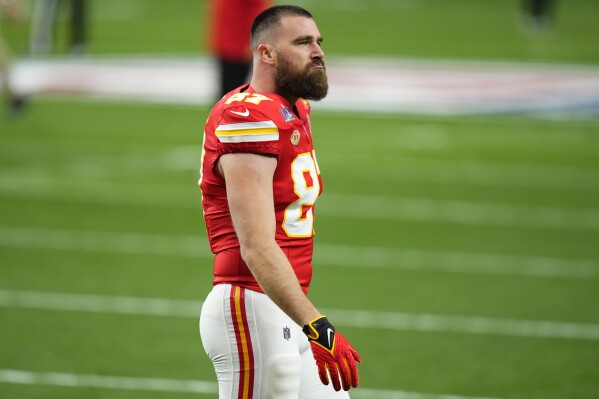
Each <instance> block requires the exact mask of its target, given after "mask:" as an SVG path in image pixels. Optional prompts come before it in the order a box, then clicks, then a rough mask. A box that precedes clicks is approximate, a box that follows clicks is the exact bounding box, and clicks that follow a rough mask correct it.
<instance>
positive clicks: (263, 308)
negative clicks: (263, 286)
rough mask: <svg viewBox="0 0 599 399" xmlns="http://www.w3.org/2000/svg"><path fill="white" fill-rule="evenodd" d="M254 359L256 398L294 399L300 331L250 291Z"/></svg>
mask: <svg viewBox="0 0 599 399" xmlns="http://www.w3.org/2000/svg"><path fill="white" fill-rule="evenodd" d="M250 296H251V297H252V301H251V303H252V306H253V308H252V311H253V313H254V314H253V317H251V319H252V320H253V321H254V322H255V325H254V326H253V327H250V330H252V333H253V338H254V344H255V347H256V349H257V351H258V353H259V359H257V360H256V363H257V365H256V368H257V370H256V374H257V379H256V382H257V392H259V393H260V395H258V396H256V397H257V398H268V399H271V398H272V399H292V398H293V399H296V398H297V395H298V390H299V384H300V373H301V356H300V352H299V345H300V342H301V339H302V338H303V337H304V334H303V332H302V331H301V329H300V328H299V326H298V325H297V324H295V323H294V322H293V320H291V319H290V318H289V316H287V315H286V314H285V313H284V312H283V311H282V310H281V309H279V307H278V306H277V305H275V304H274V302H272V301H271V300H270V298H268V297H267V296H266V295H265V294H262V293H257V292H253V291H252V292H251V293H250Z"/></svg>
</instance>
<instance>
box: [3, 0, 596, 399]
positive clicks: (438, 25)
mask: <svg viewBox="0 0 599 399" xmlns="http://www.w3.org/2000/svg"><path fill="white" fill-rule="evenodd" d="M125 4H126V5H125ZM166 4H169V6H166ZM301 4H305V5H306V6H308V7H310V8H311V9H313V11H314V14H315V16H316V17H317V20H318V21H319V24H320V25H321V29H322V30H323V33H324V34H325V38H326V42H325V43H326V46H327V47H326V49H327V51H330V52H331V53H333V54H352V55H356V54H358V55H360V54H365V55H369V54H377V55H380V54H382V55H388V56H410V57H424V58H431V59H434V58H437V57H441V58H466V59H468V58H473V59H496V60H506V59H507V60H522V61H543V62H548V61H552V62H576V63H594V64H596V63H598V62H599V58H598V57H599V55H598V53H597V52H596V51H594V47H593V46H594V43H596V41H597V40H596V39H597V38H598V32H599V31H598V30H597V27H596V26H595V25H596V24H595V23H594V18H593V17H594V15H596V14H597V11H599V10H598V9H597V7H598V6H597V4H596V2H593V1H590V0H589V1H583V0H576V1H574V0H571V1H568V2H560V3H559V4H558V14H557V15H558V19H557V25H556V26H555V30H554V31H553V32H552V33H551V35H549V36H542V37H534V38H531V37H528V36H525V35H523V34H521V33H520V32H519V31H518V27H517V24H516V18H517V14H518V13H517V10H518V4H517V2H516V1H510V2H504V1H498V0H497V1H485V2H473V1H466V0H460V1H452V2H451V6H450V5H449V4H448V2H444V1H435V0H427V1H397V2H392V1H382V0H380V1H371V2H368V3H367V4H368V5H369V6H368V7H366V6H365V4H366V2H361V1H348V2H346V3H344V4H348V6H347V7H344V8H342V7H339V4H341V2H337V3H336V2H315V1H304V2H301ZM483 4H484V5H483ZM92 6H93V8H92V9H93V16H94V17H93V25H92V33H93V35H92V37H93V41H92V51H93V54H95V55H100V54H133V53H148V52H152V53H163V54H164V53H185V54H195V53H202V52H206V47H205V45H204V44H203V43H204V40H205V39H204V34H203V32H204V26H203V24H204V22H203V21H205V12H206V4H205V2H196V1H187V0H186V1H184V0H177V2H168V3H167V2H162V1H153V0H143V1H141V0H137V1H133V0H130V1H128V2H118V1H116V0H110V1H109V0H102V1H99V0H97V1H93V2H92ZM350 6H351V7H350ZM119 7H120V8H119ZM3 28H4V26H3ZM150 28H151V29H150ZM64 29H65V23H64V21H60V22H59V25H58V27H57V34H58V36H59V45H58V47H57V49H56V54H63V53H64V48H65V46H64V37H65V35H64V33H65V32H64ZM5 32H7V33H8V34H9V40H10V41H11V43H12V44H13V46H14V48H15V49H17V53H18V52H21V53H22V52H23V51H24V45H25V38H26V29H25V27H24V26H20V27H19V26H9V27H6V29H5ZM389 38H391V40H390V39H389ZM208 111H209V110H208V109H207V108H205V107H190V106H157V105H146V104H132V103H119V102H114V103H113V102H91V101H82V100H80V99H78V98H75V97H73V98H70V99H69V98H61V99H51V98H48V97H40V98H35V99H33V101H32V103H31V104H30V107H29V108H28V110H27V112H26V113H25V114H23V115H22V116H21V117H20V118H17V119H13V120H5V119H2V120H0V290H2V292H12V293H22V292H30V291H31V292H41V293H70V294H83V295H86V294H94V295H102V296H107V297H109V298H112V297H114V296H119V297H120V296H126V297H136V298H165V299H172V300H192V301H197V302H198V303H199V301H200V300H202V299H203V298H204V297H205V295H206V293H207V292H208V291H209V289H210V281H211V262H210V257H209V256H208V255H207V243H206V239H205V231H204V226H203V221H202V214H201V208H200V202H199V201H200V193H199V191H198V189H197V184H196V183H197V178H198V168H199V159H200V145H201V136H202V125H203V122H204V121H205V119H206V117H207V114H208ZM312 126H313V130H314V135H315V141H316V146H317V151H318V161H319V165H320V168H321V170H322V172H323V179H324V188H325V192H324V194H323V196H322V198H321V199H320V200H319V202H318V205H317V215H318V216H317V221H316V231H317V238H316V239H317V247H316V254H315V260H316V262H315V279H314V284H313V287H312V291H311V293H310V295H311V297H312V299H313V300H314V301H315V302H316V303H317V304H318V305H319V306H321V307H323V308H327V309H332V310H333V311H335V310H337V311H338V310H355V309H359V310H364V311H368V312H400V313H402V314H409V315H422V314H431V315H437V316H469V317H485V318H490V319H494V320H506V319H514V320H531V321H554V322H571V323H579V324H588V325H591V327H592V326H595V328H596V326H597V325H598V324H599V294H598V293H599V246H598V245H597V242H599V217H598V214H599V209H598V207H597V204H598V203H599V156H598V155H597V154H599V136H598V135H597V133H598V132H599V121H597V120H596V119H577V120H548V119H536V118H531V117H526V116H506V117H498V116H492V117H491V116H489V117H486V116H476V117H424V116H417V115H386V116H383V115H370V114H360V113H352V114H344V113H331V112H315V114H314V117H313V119H312ZM352 251H354V252H352ZM389 254H390V255H389ZM344 260H346V261H347V265H344V264H343V261H344ZM535 265H540V267H539V268H537V269H535V268H534V267H535ZM555 271H557V272H558V273H557V274H555V273H553V272H555ZM1 297H2V296H1V295H0V299H1ZM3 303H5V305H3V306H2V307H0V370H7V369H11V370H24V371H39V372H61V373H73V374H93V375H96V374H97V375H108V376H124V377H148V378H171V379H177V380H179V379H194V380H205V381H214V372H213V370H212V366H211V364H210V362H209V361H208V359H207V358H206V357H205V355H204V353H203V350H202V347H201V343H200V340H199V334H198V333H197V317H193V316H190V317H174V316H173V317H165V316H148V315H139V314H137V315H136V314H129V315H122V314H121V315H119V314H114V313H110V312H107V313H91V312H85V311H64V310H48V309H41V308H38V309H35V308H34V309H25V308H23V307H18V306H12V305H10V304H8V305H7V304H6V303H7V302H3ZM40 307H42V306H40ZM198 311H199V309H198ZM384 321H385V320H381V323H382V322H384ZM339 328H340V329H342V330H343V332H344V333H345V335H347V336H348V337H349V338H350V339H351V341H352V342H353V343H354V344H355V345H356V347H357V348H358V350H359V351H360V353H361V355H362V357H363V358H364V362H363V364H362V365H361V366H360V372H361V382H362V385H363V387H365V388H370V389H386V390H401V391H413V392H422V393H436V394H454V395H462V396H478V397H483V396H484V397H494V398H499V397H501V398H514V399H520V398H521V399H524V398H539V399H541V398H543V399H546V398H550V399H553V398H555V399H557V398H589V399H590V398H596V397H597V396H598V395H599V368H598V367H597V359H599V341H597V340H596V339H595V340H594V339H573V338H571V339H566V338H561V339H558V338H547V337H539V336H520V337H518V336H509V335H501V334H500V333H496V334H493V333H491V334H489V333H485V334H472V333H464V332H459V331H457V332H456V331H454V332H449V331H417V330H414V329H405V330H392V329H386V328H376V327H374V328H358V327H355V326H354V327H352V326H345V325H341V326H339ZM0 393H1V394H0V396H2V397H19V398H47V397H60V398H82V397H85V398H122V397H127V398H133V399H135V398H142V397H143V398H165V397H169V398H170V397H181V398H192V397H198V396H200V397H213V396H214V395H212V396H211V395H199V394H196V393H189V392H188V393H184V392H183V393H173V392H165V393H160V392H150V391H148V392H145V391H134V390H133V391H126V390H119V389H106V388H90V387H79V388H73V387H58V386H43V385H29V384H9V383H1V382H0ZM356 397H358V395H356Z"/></svg>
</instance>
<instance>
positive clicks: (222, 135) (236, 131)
mask: <svg viewBox="0 0 599 399" xmlns="http://www.w3.org/2000/svg"><path fill="white" fill-rule="evenodd" d="M273 119H274V118H272V117H269V116H268V115H267V114H266V113H264V112H262V111H261V110H259V109H256V108H248V107H244V106H236V107H232V108H226V109H225V110H224V112H223V115H222V118H221V119H220V121H219V122H218V126H217V127H216V129H215V131H214V134H215V136H216V139H217V141H218V144H217V153H218V155H219V156H220V155H223V154H231V153H254V154H262V155H270V156H276V157H278V155H279V128H278V126H277V124H276V123H275V122H274V121H273Z"/></svg>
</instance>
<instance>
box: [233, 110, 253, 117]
mask: <svg viewBox="0 0 599 399" xmlns="http://www.w3.org/2000/svg"><path fill="white" fill-rule="evenodd" d="M231 113H232V114H235V115H239V116H250V110H249V109H247V108H246V110H245V112H237V111H231Z"/></svg>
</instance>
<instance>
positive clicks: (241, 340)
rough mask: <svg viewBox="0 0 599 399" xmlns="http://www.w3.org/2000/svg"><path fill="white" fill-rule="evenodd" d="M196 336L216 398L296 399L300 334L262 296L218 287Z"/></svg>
mask: <svg viewBox="0 0 599 399" xmlns="http://www.w3.org/2000/svg"><path fill="white" fill-rule="evenodd" d="M200 333H201V337H202V343H203V345H204V349H205V351H206V353H207V354H208V356H209V357H210V359H211V360H212V362H213V364H214V368H215V371H216V374H217V378H218V383H219V392H220V394H219V395H220V398H229V397H237V395H238V394H239V393H242V395H243V396H245V395H247V396H245V397H254V398H273V399H275V398H276V399H288V398H289V399H291V398H294V399H295V398H297V392H298V388H299V380H300V368H301V357H300V355H299V346H298V338H301V336H303V334H302V333H301V330H300V329H299V327H298V326H297V325H295V324H294V323H293V322H292V321H291V320H290V319H289V317H288V316H287V315H285V314H284V313H283V312H282V311H281V310H280V309H279V308H278V307H277V306H276V305H275V304H274V303H273V302H272V301H271V300H270V299H269V298H268V297H267V296H266V295H264V294H260V293H257V292H254V291H251V290H246V289H243V288H240V287H234V286H231V285H227V284H222V285H217V286H216V287H214V289H213V290H212V292H211V293H210V294H209V295H208V298H207V299H206V301H205V302H204V306H203V307H202V314H201V317H200Z"/></svg>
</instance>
